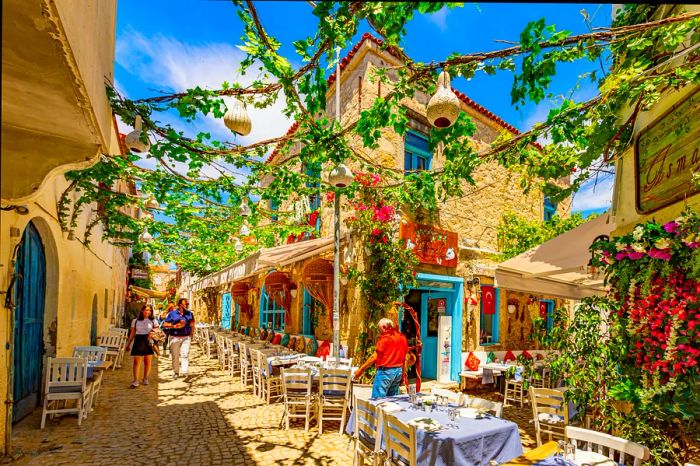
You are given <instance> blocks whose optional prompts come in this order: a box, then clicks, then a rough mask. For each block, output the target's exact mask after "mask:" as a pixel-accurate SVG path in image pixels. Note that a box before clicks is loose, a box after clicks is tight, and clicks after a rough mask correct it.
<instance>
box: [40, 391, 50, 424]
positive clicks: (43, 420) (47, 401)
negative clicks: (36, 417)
mask: <svg viewBox="0 0 700 466" xmlns="http://www.w3.org/2000/svg"><path fill="white" fill-rule="evenodd" d="M48 409H49V400H48V399H46V398H44V409H43V410H42V411H41V428H42V429H43V428H44V426H45V425H46V411H48Z"/></svg>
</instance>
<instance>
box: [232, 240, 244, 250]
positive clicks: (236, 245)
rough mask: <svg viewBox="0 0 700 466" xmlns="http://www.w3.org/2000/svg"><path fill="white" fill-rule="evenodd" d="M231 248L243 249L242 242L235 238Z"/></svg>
mask: <svg viewBox="0 0 700 466" xmlns="http://www.w3.org/2000/svg"><path fill="white" fill-rule="evenodd" d="M233 248H234V249H235V250H236V252H241V251H243V243H241V240H240V239H238V238H236V240H235V242H234V245H233Z"/></svg>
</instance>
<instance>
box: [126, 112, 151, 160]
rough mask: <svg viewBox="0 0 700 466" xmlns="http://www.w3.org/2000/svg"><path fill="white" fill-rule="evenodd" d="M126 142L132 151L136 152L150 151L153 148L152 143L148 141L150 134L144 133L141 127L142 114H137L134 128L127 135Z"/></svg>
mask: <svg viewBox="0 0 700 466" xmlns="http://www.w3.org/2000/svg"><path fill="white" fill-rule="evenodd" d="M142 137H143V140H142ZM124 144H125V145H126V147H127V148H128V149H129V150H130V151H131V152H136V153H137V154H140V153H142V152H148V149H150V148H151V143H150V142H148V135H147V134H146V135H144V134H143V131H142V129H141V115H136V120H135V121H134V130H133V131H132V132H130V133H129V134H127V135H126V137H125V138H124Z"/></svg>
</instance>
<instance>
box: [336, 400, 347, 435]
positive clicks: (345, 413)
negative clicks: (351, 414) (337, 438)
mask: <svg viewBox="0 0 700 466" xmlns="http://www.w3.org/2000/svg"><path fill="white" fill-rule="evenodd" d="M347 414H348V407H347V406H345V403H343V415H342V416H341V417H340V428H339V429H338V433H339V434H340V435H343V426H345V416H347Z"/></svg>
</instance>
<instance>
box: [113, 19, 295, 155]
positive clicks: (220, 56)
mask: <svg viewBox="0 0 700 466" xmlns="http://www.w3.org/2000/svg"><path fill="white" fill-rule="evenodd" d="M244 57H245V54H244V53H243V52H242V51H240V50H239V49H237V48H236V47H234V46H233V45H230V44H226V43H212V42H207V43H201V44H192V43H186V42H182V41H180V40H178V39H176V38H173V37H168V36H164V35H162V34H155V35H152V36H145V35H143V34H141V33H140V32H138V31H134V30H128V31H126V32H125V33H123V34H121V35H120V36H119V37H117V45H116V52H115V58H116V61H117V63H119V64H120V65H121V66H122V67H124V68H125V69H126V70H127V71H128V72H129V73H131V74H133V75H135V76H137V77H138V78H139V79H140V80H141V81H143V82H144V83H145V84H146V85H148V86H149V87H151V88H153V89H155V90H157V91H165V92H179V91H183V90H185V89H188V88H192V87H195V86H200V87H203V88H208V89H219V88H220V87H221V83H222V82H224V81H228V82H230V83H234V82H235V83H240V84H241V85H242V86H247V85H249V84H250V83H251V82H252V81H253V80H254V79H255V78H256V77H255V76H253V75H248V74H246V75H245V76H241V75H240V74H239V73H238V71H237V70H238V68H239V64H240V62H241V60H243V58H244ZM153 94H156V92H153ZM283 108H284V102H283V101H282V100H281V99H279V100H278V101H277V102H276V103H275V104H273V105H272V106H270V107H268V108H266V109H256V108H249V109H248V112H249V114H250V118H251V120H252V121H253V130H252V131H251V133H250V134H249V135H248V136H246V137H242V138H238V139H237V140H235V142H238V143H240V144H248V143H251V142H255V141H260V140H263V139H268V138H273V137H277V136H280V135H282V134H284V133H285V132H286V131H287V129H288V128H289V126H290V124H291V122H290V120H289V119H288V118H287V117H285V116H284V115H283V114H282V109H283ZM161 119H162V118H161ZM182 123H183V124H186V123H185V122H184V121H183V122H182ZM191 128H192V129H193V130H194V129H199V130H202V131H209V132H211V133H212V136H213V137H215V138H217V139H222V140H228V141H233V140H234V135H233V133H231V131H229V130H228V129H227V128H226V127H225V125H224V123H223V120H221V119H217V118H213V117H211V116H208V117H206V118H204V119H202V120H201V121H200V122H197V123H195V124H193V125H191Z"/></svg>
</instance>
